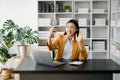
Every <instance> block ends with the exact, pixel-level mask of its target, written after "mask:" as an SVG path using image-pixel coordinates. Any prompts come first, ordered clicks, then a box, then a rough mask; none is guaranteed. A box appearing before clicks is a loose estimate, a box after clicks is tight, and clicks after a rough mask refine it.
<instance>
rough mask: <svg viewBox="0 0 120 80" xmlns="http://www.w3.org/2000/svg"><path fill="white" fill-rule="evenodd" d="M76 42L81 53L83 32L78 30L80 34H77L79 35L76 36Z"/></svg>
mask: <svg viewBox="0 0 120 80" xmlns="http://www.w3.org/2000/svg"><path fill="white" fill-rule="evenodd" d="M77 41H78V44H79V47H80V50H81V51H82V50H83V43H82V41H83V30H82V29H80V32H79V35H78V36H77Z"/></svg>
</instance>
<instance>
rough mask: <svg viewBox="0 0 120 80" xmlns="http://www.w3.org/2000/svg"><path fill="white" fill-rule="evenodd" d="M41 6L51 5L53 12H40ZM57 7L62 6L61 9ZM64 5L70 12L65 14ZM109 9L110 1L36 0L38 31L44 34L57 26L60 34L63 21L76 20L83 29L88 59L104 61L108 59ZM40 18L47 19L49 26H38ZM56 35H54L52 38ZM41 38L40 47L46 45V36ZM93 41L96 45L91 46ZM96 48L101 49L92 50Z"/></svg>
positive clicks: (62, 28)
mask: <svg viewBox="0 0 120 80" xmlns="http://www.w3.org/2000/svg"><path fill="white" fill-rule="evenodd" d="M41 4H49V5H50V6H51V4H53V5H54V10H53V12H52V11H49V12H46V11H40V10H41V8H40V6H41ZM59 5H62V9H61V7H60V6H59ZM65 5H70V6H71V10H70V12H65V10H64V6H65ZM58 6H59V7H58ZM109 7H110V0H38V30H39V31H40V32H41V31H42V32H43V31H45V32H46V31H48V30H49V28H50V27H52V26H57V29H58V34H61V33H63V32H64V30H65V25H66V24H65V23H64V21H63V20H64V19H76V20H78V22H79V26H80V28H84V36H85V37H84V40H85V45H87V48H89V50H88V58H90V59H106V58H109V26H110V25H109V16H110V15H109V12H110V8H109ZM58 8H59V9H58ZM40 18H49V19H50V22H51V23H50V25H48V26H41V24H39V19H40ZM60 20H61V21H60ZM66 21H67V20H66ZM82 22H83V23H82ZM62 23H64V24H62ZM46 34H47V33H46ZM58 34H55V35H54V36H53V38H54V37H55V36H56V35H58ZM40 35H41V34H40ZM43 37H44V38H42V37H41V36H40V39H41V40H40V43H39V45H40V46H45V45H46V38H45V37H47V36H43ZM95 41H96V43H95V44H94V45H93V43H94V42H95ZM100 43H101V44H102V45H100ZM96 46H101V47H98V49H94V48H95V47H96ZM103 46H105V48H103Z"/></svg>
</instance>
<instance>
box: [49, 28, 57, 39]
mask: <svg viewBox="0 0 120 80" xmlns="http://www.w3.org/2000/svg"><path fill="white" fill-rule="evenodd" d="M55 32H56V28H55V27H52V28H50V29H49V34H48V37H49V38H51V36H52V35H53V34H54V33H55Z"/></svg>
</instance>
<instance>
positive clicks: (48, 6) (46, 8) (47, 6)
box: [38, 2, 54, 13]
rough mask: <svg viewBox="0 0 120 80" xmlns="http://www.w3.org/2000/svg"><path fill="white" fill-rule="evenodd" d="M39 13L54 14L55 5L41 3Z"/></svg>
mask: <svg viewBox="0 0 120 80" xmlns="http://www.w3.org/2000/svg"><path fill="white" fill-rule="evenodd" d="M38 11H39V12H43V13H44V12H54V3H45V2H39V6H38Z"/></svg>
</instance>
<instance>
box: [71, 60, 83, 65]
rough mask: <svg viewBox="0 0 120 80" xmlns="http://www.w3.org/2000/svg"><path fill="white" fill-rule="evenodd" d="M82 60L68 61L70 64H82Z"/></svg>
mask: <svg viewBox="0 0 120 80" xmlns="http://www.w3.org/2000/svg"><path fill="white" fill-rule="evenodd" d="M82 63H83V62H80V61H73V62H70V64H71V65H80V64H82Z"/></svg>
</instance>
